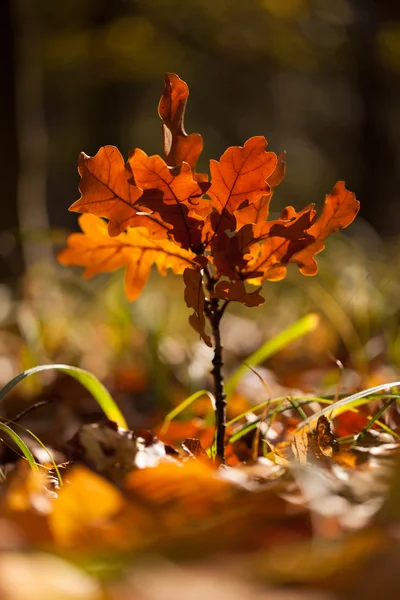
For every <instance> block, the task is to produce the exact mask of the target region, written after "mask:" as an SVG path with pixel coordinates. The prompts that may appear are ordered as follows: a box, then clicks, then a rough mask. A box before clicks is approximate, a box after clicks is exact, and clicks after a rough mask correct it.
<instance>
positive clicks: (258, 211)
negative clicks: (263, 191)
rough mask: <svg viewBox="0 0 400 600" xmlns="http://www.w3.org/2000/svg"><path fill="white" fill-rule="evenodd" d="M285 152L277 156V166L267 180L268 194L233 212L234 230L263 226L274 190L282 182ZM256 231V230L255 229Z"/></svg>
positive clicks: (284, 168) (284, 169) (284, 170)
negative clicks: (248, 225) (246, 226)
mask: <svg viewBox="0 0 400 600" xmlns="http://www.w3.org/2000/svg"><path fill="white" fill-rule="evenodd" d="M285 159H286V152H281V153H280V154H279V155H278V159H277V164H276V167H275V169H274V171H273V173H272V174H271V175H270V176H269V177H268V178H267V183H268V185H269V186H270V193H269V194H267V195H265V196H261V198H260V199H259V200H257V201H256V202H253V204H250V205H248V204H247V203H245V206H242V207H241V208H239V209H238V210H236V211H235V218H236V229H239V228H240V227H242V226H243V225H246V224H248V223H252V224H254V225H256V224H261V225H263V224H264V223H265V221H267V219H268V215H269V206H270V203H271V199H272V195H273V193H274V189H275V188H276V187H277V186H278V185H279V184H280V183H281V182H282V180H283V178H284V176H285V172H286V160H285ZM256 231H257V229H256Z"/></svg>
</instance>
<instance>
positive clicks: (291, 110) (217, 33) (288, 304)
mask: <svg viewBox="0 0 400 600" xmlns="http://www.w3.org/2000/svg"><path fill="white" fill-rule="evenodd" d="M0 13H1V19H0V22H1V23H2V27H3V32H2V35H1V36H0V44H1V56H2V59H1V70H2V72H1V80H2V82H3V85H2V93H1V95H0V119H1V132H2V134H1V136H0V156H1V160H0V171H1V175H0V176H1V181H2V196H3V199H2V211H1V219H0V276H1V282H2V283H1V285H0V328H1V332H0V383H1V384H3V383H5V382H6V381H8V379H9V378H10V377H12V376H13V375H15V374H16V373H17V372H19V371H21V370H23V369H24V368H27V367H30V366H34V365H36V364H43V363H46V362H49V361H56V362H69V363H71V364H78V365H82V366H84V367H86V368H89V369H91V370H92V371H93V372H95V373H96V374H98V375H99V376H100V377H101V378H102V379H107V377H109V378H111V380H112V381H111V383H110V385H111V387H112V388H113V390H114V391H115V390H117V391H118V389H120V388H121V389H122V390H123V391H124V394H125V396H123V397H124V398H125V399H126V398H128V399H127V400H126V402H128V403H130V405H131V404H132V394H135V395H136V396H135V398H136V400H135V402H136V404H135V406H139V407H140V402H139V400H138V398H139V399H140V398H142V400H143V402H144V406H146V402H148V401H149V400H148V396H149V394H148V390H149V389H151V390H152V392H151V393H152V394H153V396H154V394H155V395H156V397H157V402H159V403H160V406H164V408H163V409H162V410H163V411H164V412H165V405H167V406H168V403H169V402H170V398H171V397H172V396H174V398H175V397H177V398H178V399H179V398H180V399H182V398H183V397H185V394H187V393H188V391H193V390H194V389H198V387H199V386H204V385H207V377H208V375H207V373H208V366H209V359H210V356H209V353H208V351H207V349H206V348H205V347H203V346H202V345H201V344H200V342H199V341H198V340H197V339H196V336H195V334H193V333H192V332H189V327H188V325H187V316H188V311H187V310H186V307H185V306H184V303H183V300H182V295H181V294H182V285H181V282H180V280H179V278H174V279H169V278H167V280H161V279H160V278H155V279H154V282H153V281H152V282H151V283H150V286H149V287H148V289H147V291H146V292H145V294H144V296H143V298H142V299H141V300H139V301H138V302H137V303H136V304H135V305H133V306H129V305H128V304H127V303H126V302H125V300H124V299H123V294H122V283H121V276H120V274H117V275H116V277H115V278H114V277H111V278H110V277H105V278H102V277H98V278H96V279H95V280H93V281H89V282H84V281H82V280H81V274H80V272H79V269H78V270H76V271H75V270H73V269H65V268H61V267H59V266H57V265H56V264H55V260H54V256H55V252H56V251H57V250H59V249H61V248H62V246H63V244H64V243H65V236H66V233H67V232H68V231H71V230H74V229H76V228H77V217H76V215H75V214H73V213H69V212H68V210H67V209H68V206H69V205H70V204H71V203H72V202H73V201H74V200H76V199H77V198H78V197H79V194H78V191H77V186H78V183H79V178H78V175H77V171H76V161H77V156H78V154H79V152H80V151H82V150H83V151H85V152H86V153H87V154H90V155H93V154H95V153H96V152H97V150H98V149H99V148H100V147H101V146H103V145H106V144H114V145H116V146H118V147H119V148H120V150H121V152H122V153H123V154H124V155H125V156H127V153H128V151H129V150H130V149H132V148H134V147H141V148H143V149H144V150H145V151H146V152H147V153H149V154H152V153H161V150H162V146H161V126H160V121H159V118H158V116H157V105H158V100H159V97H160V95H161V93H162V91H163V74H164V73H165V72H167V71H169V72H176V73H177V74H178V75H179V76H180V77H181V78H182V79H184V80H185V81H187V82H188V84H189V88H190V98H189V103H188V107H187V112H186V129H187V131H188V132H194V131H197V132H200V133H201V134H202V135H203V138H204V144H205V148H204V152H203V155H202V158H201V162H200V167H199V169H200V170H205V169H207V163H208V160H209V159H210V158H219V156H220V155H221V154H222V153H223V151H224V150H225V149H226V148H227V147H228V146H231V145H235V144H243V143H244V142H245V140H246V139H247V138H248V137H250V136H252V135H265V136H266V137H267V139H268V141H269V144H270V149H271V150H274V151H275V152H279V151H282V150H286V151H287V161H288V169H287V175H286V178H285V181H284V182H283V183H282V185H281V186H280V187H279V189H278V190H277V193H276V194H275V196H274V206H273V210H274V211H275V212H274V214H276V213H278V212H279V210H280V209H281V208H283V206H286V205H287V204H292V205H294V206H295V207H296V208H301V207H302V206H304V205H305V204H307V203H309V202H316V203H317V205H319V206H320V205H321V204H322V202H323V199H324V196H325V194H326V193H327V192H328V191H329V190H330V189H331V187H332V186H333V184H334V183H335V182H336V181H337V180H338V179H344V180H345V181H346V184H347V187H348V188H349V189H350V190H352V191H354V192H355V193H356V195H357V197H358V198H359V199H360V200H361V207H362V208H361V213H360V216H359V217H358V218H357V220H356V222H355V223H354V224H353V225H352V226H351V228H350V230H349V232H348V233H347V232H346V235H343V236H336V237H335V239H332V240H329V243H328V248H327V250H326V251H325V253H324V254H323V255H321V258H320V260H319V263H320V274H319V276H317V278H303V277H301V276H299V274H298V273H297V272H295V269H293V270H291V272H290V274H289V276H288V278H287V280H285V282H283V283H282V284H278V285H277V284H270V285H269V286H266V287H268V289H266V290H265V296H266V303H265V305H264V306H263V308H260V309H258V310H257V311H254V313H253V312H252V310H250V309H243V310H241V309H237V310H235V311H233V313H232V314H228V315H226V320H225V330H226V331H225V344H226V351H227V363H228V366H227V368H229V364H230V361H232V364H233V363H235V361H236V362H237V361H238V360H240V359H241V358H243V357H244V356H246V355H247V354H248V353H249V352H251V351H252V350H253V349H254V348H255V347H257V346H258V345H259V344H260V343H262V342H263V341H264V340H265V339H266V337H267V336H271V335H273V334H275V333H278V332H279V331H280V330H282V328H283V327H285V326H286V325H288V324H290V323H292V322H294V321H295V320H296V319H297V318H299V317H300V316H302V315H304V314H305V313H306V312H309V311H317V312H319V313H320V314H321V317H322V321H321V326H320V328H319V329H318V335H314V337H312V336H311V337H310V338H309V339H308V338H307V339H306V340H304V341H303V342H302V343H301V344H300V345H297V346H293V347H291V349H290V351H289V350H288V351H287V352H286V354H285V356H284V357H283V356H281V357H280V360H278V357H277V358H275V359H274V361H272V362H271V364H269V365H267V366H268V367H269V368H271V369H272V370H273V373H274V377H278V379H279V385H287V386H290V387H293V386H294V387H296V386H297V387H300V388H301V389H306V390H312V389H314V386H319V385H321V382H323V383H326V382H328V383H329V382H330V381H331V379H329V377H330V375H329V374H330V373H331V372H332V370H333V372H334V373H336V375H335V376H334V377H333V379H332V381H333V382H335V381H336V382H337V378H338V367H337V363H336V362H335V361H336V360H337V359H340V360H341V361H342V363H343V364H344V365H345V370H346V369H348V373H349V376H348V382H349V383H348V385H349V387H350V388H351V387H352V386H353V388H357V386H359V385H361V384H362V381H363V378H364V379H365V377H367V378H368V382H380V381H382V380H385V379H393V377H395V376H396V370H397V365H399V364H400V336H399V335H398V333H397V332H398V324H399V321H400V283H399V276H398V274H399V269H400V252H399V249H400V248H399V243H398V241H399V238H398V232H399V231H400V210H399V208H398V206H399V200H400V198H399V188H400V169H399V165H400V144H399V142H398V140H399V139H400V111H399V105H400V4H398V3H395V2H392V1H390V0H376V1H375V2H374V1H373V0H247V1H246V2H239V1H235V0H186V1H185V2H181V1H178V0H147V1H143V0H85V2H82V1H81V0H68V1H66V2H50V1H49V0H2V2H1V3H0ZM172 281H173V282H174V283H173V285H172V287H171V282H172ZM167 290H168V294H167V293H166V292H167ZM171 290H173V292H172V293H171ZM149 307H150V309H151V310H149ZM256 313H257V314H256ZM254 319H255V320H254ZM94 349H95V352H94ZM283 359H284V360H283ZM171 373H172V375H171ZM154 374H155V375H156V376H155V377H154V376H153V375H154ZM267 374H268V373H267V370H266V372H265V373H264V375H265V377H267ZM299 374H301V375H299ZM250 375H251V374H250ZM163 378H164V379H163ZM326 378H327V379H326ZM167 380H168V381H169V382H170V384H171V385H172V386H175V388H176V389H175V388H174V393H173V394H172V392H170V391H169V388H168V386H166V385H165V381H167ZM204 380H205V381H204ZM342 383H343V382H342ZM364 384H365V381H364ZM37 385H38V384H36V383H30V384H27V387H26V390H25V392H26V394H28V395H29V394H34V393H39V392H40V389H41V388H37V387H36V388H35V386H37ZM271 385H272V384H271ZM343 385H344V383H343ZM29 386H31V388H32V389H31V388H29ZM249 389H250V388H249ZM257 389H258V388H257ZM127 390H128V392H129V393H127ZM129 390H130V391H129ZM154 390H156V391H154ZM166 390H167V391H166ZM254 393H255V395H256V396H257V394H260V390H258V391H257V390H256V391H255V392H254ZM129 394H131V395H129ZM165 396H168V398H169V399H166V398H165ZM163 402H164V403H165V404H164V405H163ZM174 402H175V400H174Z"/></svg>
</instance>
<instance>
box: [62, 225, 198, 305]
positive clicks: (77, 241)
mask: <svg viewBox="0 0 400 600" xmlns="http://www.w3.org/2000/svg"><path fill="white" fill-rule="evenodd" d="M79 224H80V226H81V229H82V231H83V233H73V234H71V235H70V236H69V238H68V247H67V248H66V249H65V250H63V251H62V252H60V254H59V255H58V260H59V261H60V262H61V263H62V264H63V265H78V266H81V267H86V269H85V272H84V276H85V277H92V276H93V275H96V274H97V273H104V272H111V271H115V270H116V269H120V268H122V267H125V268H126V273H125V291H126V295H127V298H128V300H131V301H133V300H136V298H138V296H139V295H140V293H141V291H142V289H143V286H144V285H145V283H146V281H147V279H148V277H149V275H150V270H151V267H152V265H153V264H155V265H156V266H157V268H158V271H159V272H160V274H161V275H165V274H166V271H167V269H168V268H170V269H172V271H173V272H174V273H177V274H181V273H183V271H184V269H185V268H186V267H187V266H188V265H191V264H192V259H194V258H195V255H194V254H193V253H192V252H190V250H184V249H183V248H179V246H177V245H176V244H174V243H173V242H171V241H170V240H155V239H153V238H150V237H149V235H148V231H147V229H146V228H144V227H135V228H130V229H129V230H128V231H127V232H126V233H121V234H120V235H119V236H116V237H112V238H111V237H110V236H109V235H108V233H107V224H106V223H105V221H103V219H100V218H99V217H95V216H93V215H82V216H81V217H80V218H79Z"/></svg>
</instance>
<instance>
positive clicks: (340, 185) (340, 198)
mask: <svg viewBox="0 0 400 600" xmlns="http://www.w3.org/2000/svg"><path fill="white" fill-rule="evenodd" d="M359 210H360V203H359V201H358V200H357V199H356V196H355V194H353V192H350V191H349V190H346V187H345V183H344V181H338V182H337V183H336V185H335V186H334V187H333V189H332V191H331V192H330V193H329V194H327V195H326V198H325V203H324V206H323V209H322V213H321V216H320V217H319V218H318V219H317V221H316V222H315V223H314V224H313V225H312V227H310V229H309V230H308V232H307V233H309V234H310V235H312V236H313V237H314V238H315V241H314V242H313V243H312V244H309V245H307V247H306V248H304V249H303V250H301V251H300V252H298V253H297V254H295V255H294V257H293V261H294V262H296V263H297V264H298V265H299V268H300V271H301V272H302V273H303V275H315V274H316V272H317V271H318V265H317V263H316V261H315V259H314V256H315V255H316V254H318V253H319V252H322V250H323V249H324V248H325V239H326V238H327V237H328V235H330V234H331V233H335V232H336V231H339V230H340V229H343V228H344V227H347V226H348V225H350V224H351V223H352V222H353V221H354V219H355V218H356V215H357V213H358V211H359Z"/></svg>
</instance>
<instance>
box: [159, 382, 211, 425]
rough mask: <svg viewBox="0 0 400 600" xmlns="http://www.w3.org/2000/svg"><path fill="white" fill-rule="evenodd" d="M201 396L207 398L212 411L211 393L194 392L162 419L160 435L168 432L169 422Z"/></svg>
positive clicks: (205, 391)
mask: <svg viewBox="0 0 400 600" xmlns="http://www.w3.org/2000/svg"><path fill="white" fill-rule="evenodd" d="M202 396H208V397H209V399H210V402H211V404H212V407H213V409H215V398H214V396H213V394H212V393H211V392H209V391H208V390H199V391H197V392H194V394H192V395H191V396H189V397H188V398H186V400H184V401H183V402H181V403H180V404H179V405H178V406H176V407H175V408H174V409H173V410H171V412H169V413H168V414H167V416H166V417H165V419H164V423H163V424H162V427H161V429H160V434H163V433H165V432H166V431H167V430H168V427H169V425H170V423H171V421H173V420H174V419H175V417H177V416H178V415H179V414H180V413H181V412H183V411H184V410H185V409H186V408H188V407H189V406H190V405H191V404H193V402H195V401H196V400H197V399H198V398H201V397H202Z"/></svg>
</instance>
